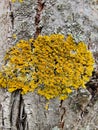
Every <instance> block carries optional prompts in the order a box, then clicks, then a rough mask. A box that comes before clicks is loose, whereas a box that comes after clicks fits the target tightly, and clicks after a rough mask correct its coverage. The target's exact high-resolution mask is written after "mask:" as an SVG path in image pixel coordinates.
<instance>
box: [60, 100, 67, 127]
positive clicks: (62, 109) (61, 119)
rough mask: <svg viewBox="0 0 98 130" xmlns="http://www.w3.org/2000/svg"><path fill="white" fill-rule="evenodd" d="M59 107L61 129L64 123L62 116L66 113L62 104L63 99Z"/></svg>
mask: <svg viewBox="0 0 98 130" xmlns="http://www.w3.org/2000/svg"><path fill="white" fill-rule="evenodd" d="M59 108H60V113H61V117H60V126H59V127H60V128H61V129H63V128H64V123H65V121H64V116H65V114H66V108H65V107H64V106H63V100H61V102H60V106H59Z"/></svg>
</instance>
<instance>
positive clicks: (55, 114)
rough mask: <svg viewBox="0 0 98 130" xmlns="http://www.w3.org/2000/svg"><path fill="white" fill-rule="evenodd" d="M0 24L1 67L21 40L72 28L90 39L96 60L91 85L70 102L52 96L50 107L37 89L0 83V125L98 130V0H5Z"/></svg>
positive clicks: (25, 129) (24, 129)
mask: <svg viewBox="0 0 98 130" xmlns="http://www.w3.org/2000/svg"><path fill="white" fill-rule="evenodd" d="M0 29H1V31H0V66H1V65H2V63H3V56H4V54H5V52H6V51H7V49H8V48H9V47H11V46H12V45H14V44H15V43H16V42H17V41H18V40H19V39H29V38H31V37H35V38H36V37H37V36H38V35H39V34H42V35H49V34H52V33H62V34H64V35H65V36H67V34H68V33H72V34H73V36H74V37H75V40H76V41H81V40H82V41H84V42H86V43H87V44H88V47H89V48H90V49H91V50H92V51H93V54H94V56H95V59H96V73H95V74H96V75H94V77H95V79H94V78H92V79H91V82H90V84H87V86H88V87H87V88H88V89H80V90H79V91H78V92H75V93H74V94H73V95H72V96H71V97H69V98H68V99H67V100H65V101H59V100H58V99H52V100H50V101H49V106H48V110H47V109H45V106H46V104H47V102H48V101H47V100H46V99H45V98H44V97H42V96H39V95H37V94H36V92H34V93H28V94H26V95H21V94H20V92H19V91H16V92H13V93H9V92H7V90H5V89H2V88H1V89H0V130H98V49H97V48H98V0H24V2H23V3H19V2H15V3H11V1H9V0H1V1H0ZM14 35H16V38H15V37H14ZM95 46H96V48H95ZM91 86H93V88H92V87H91Z"/></svg>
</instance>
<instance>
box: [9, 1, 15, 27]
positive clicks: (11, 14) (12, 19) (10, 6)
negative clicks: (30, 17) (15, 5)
mask: <svg viewBox="0 0 98 130" xmlns="http://www.w3.org/2000/svg"><path fill="white" fill-rule="evenodd" d="M9 8H10V15H9V16H10V19H11V25H12V29H14V13H13V10H12V4H11V2H9Z"/></svg>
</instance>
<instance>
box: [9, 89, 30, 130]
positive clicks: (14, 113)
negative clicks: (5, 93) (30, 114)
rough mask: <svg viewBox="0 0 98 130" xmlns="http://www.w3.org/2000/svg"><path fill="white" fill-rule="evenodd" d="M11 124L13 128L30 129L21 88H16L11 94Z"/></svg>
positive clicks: (19, 129)
mask: <svg viewBox="0 0 98 130" xmlns="http://www.w3.org/2000/svg"><path fill="white" fill-rule="evenodd" d="M10 124H11V130H13V128H16V129H17V130H29V129H28V122H27V114H26V112H25V106H24V101H23V98H22V95H21V94H20V91H19V90H16V91H15V92H13V93H12V95H11V112H10Z"/></svg>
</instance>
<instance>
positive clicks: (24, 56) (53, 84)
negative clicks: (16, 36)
mask: <svg viewBox="0 0 98 130" xmlns="http://www.w3.org/2000/svg"><path fill="white" fill-rule="evenodd" d="M4 60H5V65H4V66H3V67H2V71H1V73H0V86H1V87H3V88H7V89H8V91H9V92H13V91H15V90H17V89H19V90H21V93H22V94H26V93H27V92H30V91H31V92H33V91H34V90H35V89H36V90H37V92H38V94H40V95H42V96H44V97H46V98H47V99H48V100H49V99H51V98H55V97H59V99H60V100H64V99H66V98H67V97H68V96H69V95H70V94H71V93H72V92H73V90H74V89H78V88H79V87H83V88H85V84H86V82H88V81H89V79H90V77H91V76H92V71H93V65H94V59H93V56H92V53H91V52H90V51H89V50H88V49H87V47H86V44H85V43H84V42H79V43H76V42H75V41H74V39H73V37H72V36H71V35H69V36H68V37H67V38H66V39H65V38H64V35H61V34H52V35H50V36H41V35H40V36H38V37H37V38H36V39H35V40H34V39H29V40H28V41H25V40H20V41H19V42H18V43H16V45H14V46H13V47H11V48H10V50H9V51H8V52H7V53H6V55H5V58H4Z"/></svg>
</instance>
